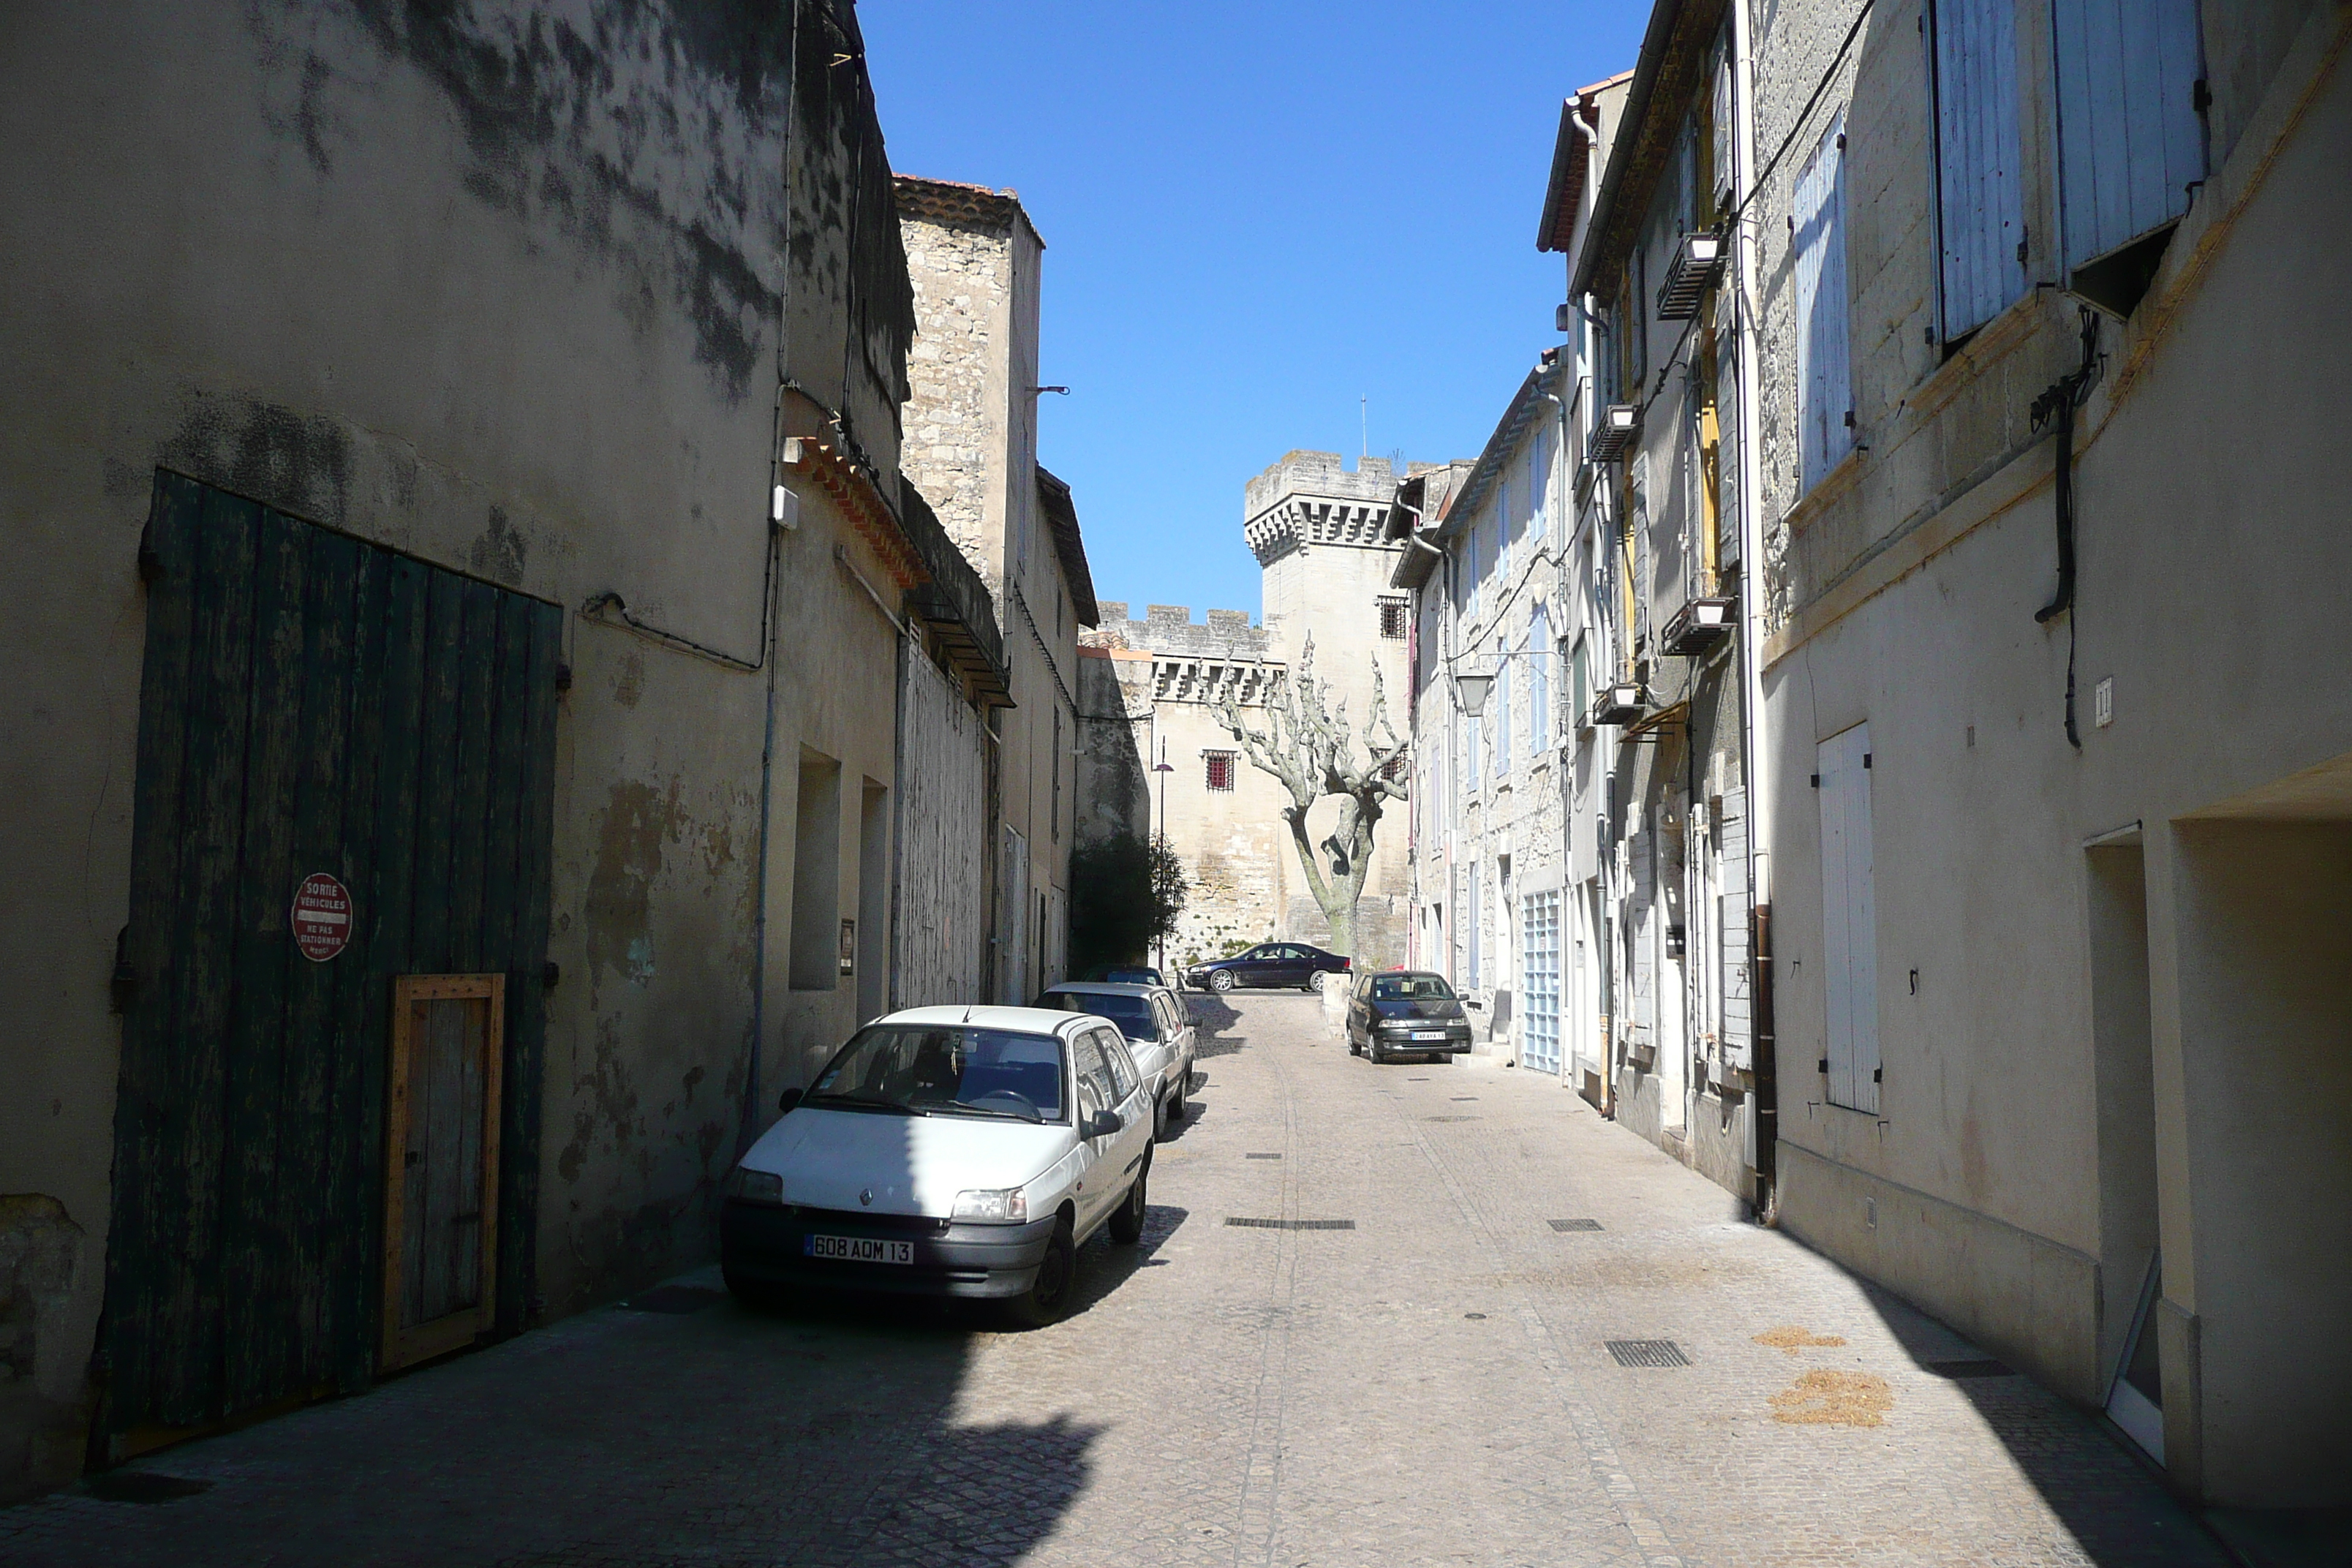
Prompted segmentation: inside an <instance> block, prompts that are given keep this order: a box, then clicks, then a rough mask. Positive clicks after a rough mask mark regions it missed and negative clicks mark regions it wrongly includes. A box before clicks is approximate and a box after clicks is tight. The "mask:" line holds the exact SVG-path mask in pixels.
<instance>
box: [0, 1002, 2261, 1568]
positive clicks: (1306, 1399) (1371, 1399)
mask: <svg viewBox="0 0 2352 1568" xmlns="http://www.w3.org/2000/svg"><path fill="white" fill-rule="evenodd" d="M1192 1004H1193V1005H1194V1007H1195V1010H1196V1013H1197V1015H1198V1016H1199V1017H1200V1019H1201V1021H1202V1025H1203V1026H1204V1030H1205V1031H1206V1039H1205V1043H1204V1050H1203V1059H1202V1075H1203V1078H1204V1079H1205V1081H1204V1082H1203V1083H1202V1087H1201V1088H1200V1089H1199V1091H1198V1093H1197V1095H1196V1098H1195V1100H1194V1104H1195V1106H1196V1109H1195V1110H1194V1111H1193V1113H1192V1120H1191V1121H1190V1123H1189V1125H1187V1126H1186V1127H1185V1128H1184V1130H1183V1131H1182V1132H1181V1135H1180V1136H1177V1137H1176V1138H1174V1139H1173V1140H1171V1142H1167V1143H1164V1144H1162V1145H1160V1148H1159V1151H1158V1155H1157V1160H1156V1163H1155V1166H1154V1168H1153V1173H1152V1184H1151V1195H1152V1199H1153V1205H1154V1206H1153V1208H1152V1211H1151V1220H1150V1226H1149V1227H1148V1229H1147V1231H1146V1234H1145V1238H1144V1243H1143V1245H1142V1246H1141V1247H1139V1248H1134V1249H1126V1248H1120V1247H1114V1246H1112V1245H1110V1244H1109V1243H1108V1241H1107V1240H1104V1239H1097V1241H1095V1242H1093V1243H1091V1244H1089V1246H1088V1247H1087V1249H1086V1254H1085V1256H1084V1258H1082V1261H1081V1289H1080V1295H1079V1298H1078V1303H1077V1309H1076V1311H1074V1312H1073V1313H1072V1315H1071V1316H1070V1317H1069V1318H1068V1319H1067V1320H1066V1321H1063V1322H1061V1323H1059V1324H1057V1325H1055V1327H1053V1328H1050V1329H1047V1330H1045V1331H1038V1332H1034V1333H1026V1334H1018V1333H1000V1332H996V1331H992V1330H991V1329H987V1328H985V1327H983V1326H982V1325H980V1324H978V1323H977V1322H976V1321H972V1320H969V1319H964V1318H957V1317H951V1316H948V1315H945V1314H942V1313H938V1312H934V1311H932V1310H929V1309H922V1310H886V1311H881V1312H877V1311H875V1310H870V1309H866V1308H862V1307H845V1308H833V1309H826V1310H817V1311H814V1312H810V1313H806V1314H802V1315H793V1316H774V1317H771V1316H761V1315H759V1314H755V1313H752V1312H750V1311H747V1310H743V1309H741V1308H740V1307H738V1306H737V1305H736V1304H734V1303H733V1302H732V1301H731V1300H728V1299H727V1298H726V1297H725V1296H724V1295H722V1294H719V1293H718V1292H717V1291H716V1289H715V1287H716V1284H717V1279H716V1271H715V1270H711V1271H709V1272H708V1273H706V1274H699V1275H695V1276H690V1277H688V1278H687V1279H684V1280H681V1281H676V1282H673V1283H672V1284H671V1285H669V1286H666V1287H663V1288H662V1289H661V1290H659V1291H658V1292H656V1293H655V1294H653V1295H651V1296H649V1297H641V1298H639V1299H638V1302H637V1305H636V1307H635V1310H632V1308H629V1307H614V1308H608V1309H603V1310H594V1311H591V1312H587V1313H583V1314H582V1315H579V1316H577V1317H574V1318H572V1319H569V1320H567V1321H562V1322H559V1323H556V1324H554V1325H553V1326H551V1327H550V1328H547V1329H545V1330H542V1331H537V1332H534V1333H530V1334H527V1335H525V1336H523V1337H521V1338H520V1339H518V1340H515V1341H512V1342H507V1343H504V1344H501V1345H499V1346H497V1347H495V1348H492V1349H489V1350H487V1351H484V1352H480V1353H478V1354H473V1355H468V1356H463V1357H459V1358H457V1359H456V1360H454V1361H451V1362H448V1363H444V1364H441V1365H438V1366H434V1367H430V1368H427V1369H425V1370H423V1371H420V1372H418V1373H414V1374H412V1375H409V1376H406V1377H404V1378H401V1379H398V1380H396V1381H393V1382H390V1383H387V1384H385V1385H383V1387H382V1388H380V1389H379V1390H377V1391H376V1392H374V1393H372V1394H366V1395H363V1396H362V1397H358V1398H353V1399H350V1400H346V1401H343V1402H341V1403H338V1404H332V1405H321V1406H318V1407H314V1408H311V1409H309V1410H306V1411H302V1412H299V1413H297V1414H294V1415H286V1416H282V1417H279V1418H278V1419H275V1420H271V1421H266V1422H263V1423H261V1424H259V1425H257V1426H249V1427H247V1428H246V1429H244V1430H242V1431H239V1432H236V1433H232V1434H230V1435H227V1436H221V1437H217V1438H214V1439H211V1440H209V1441H205V1442H202V1443H197V1444H193V1445H190V1446H187V1447H181V1448H178V1449H174V1450H169V1451H166V1452H163V1453H161V1454H158V1455H155V1456H153V1457H152V1458H149V1459H147V1460H144V1461H142V1462H140V1463H138V1464H135V1465H133V1466H131V1467H129V1468H126V1469H123V1470H118V1471H114V1472H111V1473H110V1474H108V1475H105V1476H103V1477H100V1478H98V1479H97V1480H96V1481H95V1482H84V1483H83V1484H82V1485H81V1486H79V1487H77V1488H75V1489H72V1490H70V1491H67V1492H63V1493H59V1494H57V1495H54V1496H51V1497H49V1498H47V1499H46V1500H41V1501H37V1502H35V1503H31V1504H27V1505H26V1506H23V1507H19V1508H16V1509H12V1510H0V1559H5V1561H6V1562H8V1563H12V1564H25V1565H26V1568H31V1565H34V1564H64V1563H115V1564H127V1563H173V1564H179V1565H185V1568H194V1565H197V1564H204V1563H237V1564H254V1563H313V1562H333V1563H346V1564H360V1563H450V1564H457V1563H481V1564H493V1563H495V1564H514V1565H521V1564H559V1563H560V1564H583V1565H586V1564H596V1565H612V1568H619V1565H623V1564H628V1565H639V1564H644V1565H652V1564H664V1565H667V1564H674V1563H795V1564H801V1563H806V1564H852V1563H974V1562H1002V1563H1014V1562H1018V1563H1035V1564H1106V1563H1139V1564H1140V1563H1250V1564H1270V1563H1280V1564H1286V1565H1288V1564H1313V1565H1316V1568H1323V1565H1327V1564H1328V1565H1333V1568H1339V1565H1349V1564H1373V1563H1381V1564H1386V1563H1399V1564H1402V1563H1481V1564H1486V1563H1491V1564H1497V1565H1517V1564H1538V1563H1541V1564H1553V1563H1577V1564H1589V1563H1590V1564H1597V1563H1627V1564H1636V1563H1647V1564H1660V1565H1664V1564H1698V1563H1708V1564H1726V1565H1730V1564H1766V1563H1772V1564H1780V1563H1840V1564H1850V1563H1882V1562H1884V1563H1998V1564H2002V1565H2022V1564H2032V1563H2099V1564H2121V1563H2135V1564H2140V1563H2221V1562H2222V1561H2224V1560H2223V1559H2222V1558H2221V1555H2220V1553H2219V1552H2217V1551H2216V1549H2215V1548H2214V1547H2213V1546H2212V1545H2211V1544H2210V1542H2209V1541H2208V1539H2207V1538H2206V1537H2205V1536H2204V1535H2203V1533H2202V1532H2201V1531H2200V1530H2199V1529H2198V1527H2197V1526H2196V1525H2195V1524H2194V1523H2192V1522H2191V1521H2189V1519H2188V1518H2187V1517H2186V1516H2185V1515H2184V1514H2183V1513H2182V1512H2181V1510H2179V1508H2178V1507H2177V1506H2176V1505H2175V1504H2174V1503H2172V1502H2171V1501H2170V1500H2168V1498H2167V1497H2166V1495H2165V1494H2164V1493H2163V1492H2162V1491H2161V1490H2160V1489H2158V1486H2157V1485H2156V1483H2155V1482H2154V1481H2153V1480H2152V1479H2150V1478H2149V1477H2148V1475H2147V1473H2146V1472H2144V1471H2143V1470H2142V1469H2141V1468H2139V1467H2138V1466H2137V1464H2136V1463H2135V1462H2134V1461H2132V1460H2131V1459H2129V1458H2126V1455H2125V1454H2124V1452H2123V1451H2122V1450H2121V1449H2120V1448H2119V1447H2117V1446H2116V1444H2115V1443H2114V1442H2112V1441H2111V1440H2110V1439H2109V1438H2107V1437H2106V1436H2103V1435H2102V1434H2101V1433H2100V1432H2099V1431H2097V1430H2096V1429H2095V1428H2094V1426H2092V1425H2091V1424H2090V1423H2089V1422H2088V1421H2087V1420H2086V1419H2085V1418H2084V1417H2083V1416H2082V1415H2079V1414H2077V1413H2075V1412H2074V1411H2073V1410H2071V1409H2069V1408H2067V1407H2065V1406H2064V1405H2061V1404H2060V1403H2059V1402H2058V1401H2057V1400H2055V1399H2054V1398H2053V1397H2052V1396H2051V1395H2049V1394H2046V1393H2045V1392H2043V1391H2042V1389H2040V1388H2039V1387H2037V1386H2036V1385H2034V1384H2032V1383H2030V1382H2028V1381H2027V1380H2025V1379H2023V1378H2021V1377H2016V1376H2007V1375H1999V1374H1998V1373H1997V1371H1996V1369H1994V1368H1991V1367H1989V1366H1988V1365H1987V1364H1986V1358H1985V1357H1984V1355H1983V1352H1981V1351H1979V1350H1977V1349H1975V1348H1973V1347H1971V1346H1970V1345H1969V1344H1968V1343H1966V1342H1963V1341H1961V1340H1959V1339H1958V1338H1957V1337H1956V1336H1954V1335H1953V1334H1951V1333H1950V1332H1949V1331H1946V1330H1944V1329H1942V1328H1940V1327H1939V1326H1937V1324H1935V1323H1933V1322H1930V1321H1927V1320H1926V1319H1924V1318H1922V1317H1921V1316H1919V1315H1918V1314H1916V1312H1913V1311H1911V1310H1908V1309H1906V1308H1905V1307H1903V1306H1902V1305H1900V1304H1899V1303H1897V1302H1895V1301H1894V1300H1891V1299H1889V1298H1887V1297H1885V1296H1884V1295H1881V1294H1878V1293H1876V1292H1874V1291H1872V1290H1869V1289H1864V1288H1863V1287H1862V1286H1860V1285H1858V1284H1857V1283H1856V1282H1855V1281H1854V1280H1853V1279H1851V1278H1850V1277H1848V1276H1847V1275H1845V1274H1844V1273H1843V1272H1842V1271H1840V1270H1839V1269H1838V1268H1835V1267H1834V1266H1832V1264H1830V1263H1828V1262H1826V1261H1825V1260H1823V1259H1822V1258H1819V1257H1818V1256H1816V1255H1814V1254H1813V1253H1811V1252H1810V1251H1808V1250H1807V1249H1805V1248H1804V1247H1801V1246H1799V1245H1797V1244H1796V1243H1795V1242H1793V1241H1792V1240H1790V1239H1789V1238H1787V1237H1782V1236H1780V1235H1778V1234H1775V1233H1773V1232H1770V1231H1767V1230H1762V1229H1759V1228H1757V1227H1756V1226H1752V1225H1749V1224H1748V1223H1745V1222H1744V1221H1743V1220H1742V1219H1741V1217H1740V1216H1739V1215H1738V1213H1737V1212H1736V1208H1735V1205H1734V1204H1733V1202H1732V1200H1731V1199H1729V1198H1728V1197H1727V1196H1726V1195H1725V1194H1723V1193H1722V1192H1721V1191H1720V1190H1719V1189H1717V1188H1716V1187H1714V1186H1712V1185H1711V1184H1708V1183H1706V1181H1704V1180H1702V1179H1701V1178H1699V1177H1698V1176H1696V1175H1695V1174H1693V1173H1690V1172H1688V1171H1686V1170H1684V1169H1682V1168H1681V1167H1679V1166H1678V1165H1676V1164H1675V1163H1673V1162H1671V1161H1670V1160H1668V1159H1667V1158H1666V1157H1665V1156H1664V1155H1663V1154H1661V1153H1660V1152H1658V1151H1657V1150H1656V1149H1654V1148H1653V1147H1652V1146H1650V1145H1649V1144H1647V1143H1645V1142H1643V1141H1642V1140H1640V1139H1639V1138H1636V1137H1633V1136H1631V1135H1630V1134H1628V1133H1627V1132H1625V1131H1622V1130H1621V1129H1618V1128H1614V1127H1612V1126H1610V1125H1608V1124H1607V1123H1605V1122H1603V1121H1601V1119H1600V1118H1599V1117H1598V1116H1597V1115H1595V1114H1594V1113H1593V1111H1592V1110H1591V1108H1590V1107H1588V1106H1587V1105H1585V1104H1584V1102H1582V1101H1581V1100H1578V1099H1577V1098H1576V1097H1574V1096H1573V1095H1570V1094H1569V1093H1567V1092H1566V1091H1564V1090H1563V1089H1560V1088H1559V1086H1558V1085H1557V1084H1555V1083H1552V1082H1549V1081H1547V1080H1542V1079H1537V1078H1536V1077H1534V1076H1533V1075H1529V1074H1523V1073H1518V1072H1515V1071H1512V1070H1510V1069H1507V1068H1500V1067H1498V1066H1496V1065H1495V1064H1494V1063H1492V1062H1491V1061H1487V1060H1471V1059H1466V1058H1465V1060H1463V1061H1461V1062H1459V1063H1457V1064H1454V1065H1450V1066H1447V1065H1440V1066H1430V1067H1423V1066H1417V1065H1400V1064H1392V1065H1388V1066H1383V1067H1380V1068H1374V1067H1372V1066H1370V1064H1368V1063H1366V1062H1364V1061H1361V1060H1358V1059H1355V1058H1351V1057H1350V1056H1349V1054H1348V1052H1347V1050H1346V1047H1345V1046H1344V1045H1343V1044H1342V1043H1341V1042H1340V1041H1339V1040H1338V1039H1337V1038H1336V1037H1332V1036H1331V1035H1329V1034H1328V1033H1327V1032H1326V1026H1325V1023H1324V1020H1323V1016H1322V1014H1321V1011H1320V1009H1319V1006H1318V1004H1317V1003H1316V1002H1314V1001H1311V1000H1309V999H1307V998H1304V997H1299V996H1296V995H1280V996H1276V995H1264V996H1244V995H1240V994H1236V995H1235V996H1234V997H1233V998H1231V999H1230V1004H1228V1002H1226V1001H1221V1000H1218V999H1213V998H1209V997H1203V996H1194V997H1193V998H1192ZM1271 1220H1281V1221H1286V1222H1298V1221H1304V1222H1318V1221H1319V1222H1343V1223H1340V1224H1337V1225H1325V1226H1312V1225H1310V1226H1302V1227H1299V1228H1278V1227H1274V1226H1262V1225H1248V1224H1240V1223H1236V1222H1240V1221H1271ZM1560 1221H1568V1222H1587V1221H1590V1222H1597V1225H1598V1227H1599V1228H1597V1229H1595V1228H1591V1227H1590V1226H1578V1225H1575V1224H1571V1225H1570V1226H1568V1227H1566V1228H1562V1227H1561V1226H1559V1225H1558V1224H1557V1223H1556V1222H1560ZM1634 1340H1646V1341H1670V1342H1672V1343H1673V1345H1674V1346H1675V1347H1676V1348H1677V1350H1678V1352H1679V1355H1680V1357H1681V1358H1684V1359H1686V1360H1687V1362H1688V1363H1689V1364H1687V1365H1662V1366H1644V1365H1633V1366H1623V1365H1620V1364H1618V1363H1617V1362H1616V1360H1614V1359H1612V1353H1611V1352H1610V1350H1609V1349H1608V1348H1607V1342H1611V1341H1620V1342H1622V1341H1634ZM1663 1359H1668V1360H1672V1359H1674V1355H1673V1352H1668V1354H1667V1356H1666V1357H1664V1358H1663ZM1970 1363H1973V1364H1970ZM153 1478H171V1479H172V1480H171V1481H163V1480H158V1479H153ZM174 1482H176V1483H177V1484H173V1483H174ZM93 1486H96V1487H97V1488H99V1489H100V1490H97V1491H93V1490H92V1487H93Z"/></svg>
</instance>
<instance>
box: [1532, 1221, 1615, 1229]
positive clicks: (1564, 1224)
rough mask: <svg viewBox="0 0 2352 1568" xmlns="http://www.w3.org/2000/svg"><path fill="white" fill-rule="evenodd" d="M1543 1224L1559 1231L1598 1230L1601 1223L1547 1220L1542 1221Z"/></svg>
mask: <svg viewBox="0 0 2352 1568" xmlns="http://www.w3.org/2000/svg"><path fill="white" fill-rule="evenodd" d="M1544 1223H1545V1224H1546V1225H1548V1226H1551V1227H1552V1229H1554V1230H1559V1231H1570V1230H1599V1229H1600V1228H1601V1222H1600V1221H1599V1220H1597V1219H1548V1220H1546V1221H1544Z"/></svg>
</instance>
